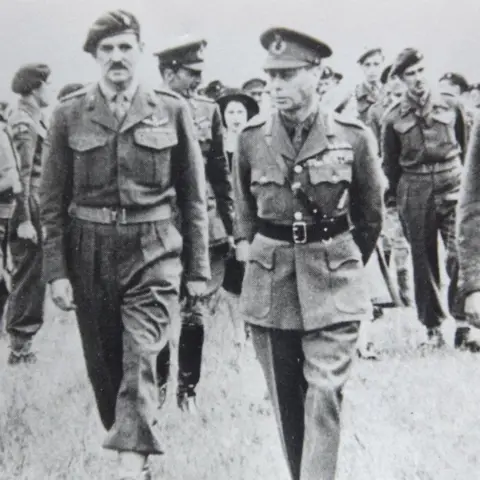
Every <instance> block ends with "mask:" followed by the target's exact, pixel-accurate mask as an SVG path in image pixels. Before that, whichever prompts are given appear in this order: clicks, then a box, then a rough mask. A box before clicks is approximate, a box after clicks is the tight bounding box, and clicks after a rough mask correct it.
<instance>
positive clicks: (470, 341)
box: [455, 326, 480, 353]
mask: <svg viewBox="0 0 480 480" xmlns="http://www.w3.org/2000/svg"><path fill="white" fill-rule="evenodd" d="M455 348H458V349H460V350H466V351H469V352H472V353H480V335H479V332H478V330H477V329H472V328H471V327H468V326H462V327H458V328H457V330H456V332H455Z"/></svg>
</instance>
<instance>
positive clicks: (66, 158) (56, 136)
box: [40, 106, 73, 282]
mask: <svg viewBox="0 0 480 480" xmlns="http://www.w3.org/2000/svg"><path fill="white" fill-rule="evenodd" d="M42 162H43V163H42V164H43V171H42V180H41V185H40V212H41V223H42V225H43V226H44V228H45V232H46V238H45V241H44V256H43V258H44V264H43V271H44V276H45V280H46V281H47V282H52V281H54V280H57V279H60V278H67V266H66V251H65V246H66V245H65V243H66V242H65V234H66V229H67V226H68V221H69V216H68V207H69V205H70V202H71V199H72V182H73V179H72V177H73V169H72V162H73V155H72V151H71V150H70V148H69V146H68V136H67V122H66V118H65V116H64V113H63V110H62V107H61V106H60V107H59V108H58V109H57V110H56V111H55V112H54V113H53V117H52V123H51V126H50V129H49V131H48V134H47V139H46V141H45V143H44V146H43V154H42Z"/></svg>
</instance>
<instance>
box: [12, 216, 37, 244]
mask: <svg viewBox="0 0 480 480" xmlns="http://www.w3.org/2000/svg"><path fill="white" fill-rule="evenodd" d="M17 235H18V238H23V239H24V240H30V241H31V242H33V243H38V235H37V231H36V230H35V227H34V226H33V223H32V222H29V221H27V222H22V223H21V224H20V225H19V226H18V229H17Z"/></svg>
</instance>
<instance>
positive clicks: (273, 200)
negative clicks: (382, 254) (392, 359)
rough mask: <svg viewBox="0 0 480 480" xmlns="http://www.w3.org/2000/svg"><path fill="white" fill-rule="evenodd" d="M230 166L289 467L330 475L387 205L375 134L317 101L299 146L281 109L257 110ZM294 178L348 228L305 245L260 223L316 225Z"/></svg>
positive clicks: (251, 296) (250, 307)
mask: <svg viewBox="0 0 480 480" xmlns="http://www.w3.org/2000/svg"><path fill="white" fill-rule="evenodd" d="M283 165H285V166H286V168H287V170H288V172H285V171H282V166H283ZM233 168H234V170H233V176H234V191H235V199H236V203H235V207H236V225H235V237H236V240H237V241H239V240H248V241H249V242H250V243H251V245H250V256H249V261H248V263H247V267H246V273H245V278H244V282H243V286H242V294H241V297H240V304H241V310H242V312H243V313H244V314H245V315H246V319H247V321H248V322H249V323H250V325H251V328H252V336H253V341H254V345H255V348H256V351H257V356H258V358H259V360H260V362H261V364H262V367H263V370H264V373H265V377H266V379H267V383H268V385H269V389H270V395H271V398H272V402H273V405H274V408H275V412H276V416H277V421H278V424H279V428H280V433H281V438H282V442H283V446H284V449H285V452H286V455H287V458H288V460H289V465H290V470H291V473H292V477H293V478H294V479H299V478H301V479H302V480H307V479H317V478H320V477H321V478H325V479H333V478H334V475H335V469H336V460H337V452H338V442H339V433H340V426H339V412H340V407H341V398H342V389H343V385H344V383H345V381H346V379H347V373H348V367H349V365H350V361H351V356H352V352H353V349H354V346H355V342H356V340H357V336H358V322H359V320H362V319H368V318H370V317H371V315H372V312H371V303H370V298H369V291H368V286H366V285H365V282H364V280H363V272H364V270H363V264H364V263H366V261H367V260H368V258H369V257H370V255H371V253H372V251H373V249H374V247H375V243H376V241H377V238H378V235H379V233H380V230H381V223H382V213H383V208H382V182H381V177H382V174H381V171H380V165H379V162H378V158H377V155H376V148H375V144H374V139H373V137H372V136H371V134H369V132H368V131H367V130H366V129H365V128H363V127H362V126H361V125H360V124H359V123H356V122H353V121H348V120H345V119H343V118H342V117H340V116H338V115H336V114H333V113H332V114H327V113H324V112H322V111H320V112H319V113H318V114H317V116H316V118H315V120H314V122H313V125H312V126H311V128H310V130H309V133H308V135H307V136H306V139H305V140H304V142H303V145H302V146H301V148H300V149H296V148H295V147H294V144H293V143H292V139H291V137H289V135H288V134H287V131H286V129H285V127H284V125H283V122H282V119H281V117H280V114H279V113H274V114H272V116H271V117H268V118H266V119H261V118H259V117H255V118H254V119H252V120H251V122H250V123H249V124H248V125H247V127H246V128H245V130H244V131H243V132H242V133H241V135H240V139H239V147H238V151H237V152H236V156H235V158H234V161H233ZM286 176H289V177H290V179H289V181H287V180H286V178H285V177H286ZM296 183H299V184H300V185H302V186H303V189H304V191H305V192H307V193H308V194H309V196H310V197H311V198H312V199H314V200H315V203H316V204H318V205H321V207H322V213H323V215H324V216H322V218H324V219H327V218H328V219H333V221H334V220H335V219H339V218H342V217H343V216H345V215H346V216H347V217H348V222H349V224H350V225H351V229H350V230H348V229H346V230H344V231H343V232H341V233H339V234H338V235H335V236H333V238H331V239H330V240H326V241H311V242H308V241H307V242H306V243H304V244H300V243H293V242H292V241H286V240H285V241H284V240H278V239H275V238H272V237H269V236H268V235H264V234H262V233H260V232H259V225H260V224H262V223H266V224H268V225H270V228H272V229H273V230H274V229H275V227H280V228H281V227H282V226H283V227H286V228H287V229H288V228H292V225H293V224H294V222H296V221H301V222H305V224H306V226H307V229H308V228H311V227H308V226H312V225H314V224H317V223H318V218H317V217H314V216H313V213H312V212H310V211H309V210H308V209H307V208H306V207H305V205H304V203H303V202H301V201H300V200H299V198H298V196H296V195H295V194H294V192H295V184H296ZM319 228H320V226H319ZM302 451H303V453H302Z"/></svg>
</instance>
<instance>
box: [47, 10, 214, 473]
mask: <svg viewBox="0 0 480 480" xmlns="http://www.w3.org/2000/svg"><path fill="white" fill-rule="evenodd" d="M83 49H84V50H85V51H86V52H88V53H90V54H91V55H92V56H93V57H94V59H95V60H96V62H97V63H98V65H99V67H100V69H101V72H102V77H101V79H100V80H99V82H98V83H95V84H92V85H91V86H89V87H87V88H85V89H82V90H78V91H76V92H75V93H73V94H72V95H71V96H70V97H64V98H63V100H62V102H61V103H60V105H59V106H58V108H57V109H56V111H55V113H54V114H53V120H52V124H51V127H50V130H49V134H48V138H47V142H46V146H45V152H44V160H45V171H44V175H43V181H42V188H41V202H42V220H43V223H44V226H45V229H46V241H45V262H44V272H45V277H46V279H47V280H48V281H49V282H50V283H51V292H52V298H53V300H54V301H55V303H56V304H57V305H58V306H60V307H61V308H63V309H72V308H76V310H77V319H78V325H79V329H80V334H81V338H82V344H83V349H84V355H85V359H86V363H87V371H88V375H89V378H90V381H91V383H92V386H93V390H94V393H95V397H96V400H97V405H98V409H99V412H100V417H101V420H102V423H103V425H104V426H105V428H106V429H107V430H108V435H107V438H106V440H105V442H104V447H105V448H109V449H113V450H116V451H118V452H119V467H118V468H119V472H118V478H120V479H125V480H127V479H128V480H133V479H137V478H145V476H141V471H142V469H143V468H144V467H145V464H146V458H147V456H148V455H149V454H160V453H162V450H163V445H162V442H161V432H160V430H159V425H158V418H157V414H158V407H159V396H158V387H157V358H158V354H159V352H160V351H161V350H162V348H163V347H164V346H165V345H166V343H167V341H168V335H169V325H170V322H171V320H172V318H175V317H177V316H178V314H179V312H178V293H179V287H180V277H181V263H180V255H181V251H182V236H183V255H184V257H185V258H186V259H187V261H186V262H185V263H184V269H185V271H184V273H183V275H184V278H185V285H184V286H185V288H186V290H187V291H188V294H189V295H190V296H191V298H197V297H198V296H201V295H203V294H204V292H205V286H206V281H207V279H208V277H209V266H208V256H207V251H208V250H207V245H208V240H207V226H208V224H207V211H206V198H205V174H204V167H203V160H202V157H201V153H200V150H199V148H198V144H197V142H196V141H195V136H194V131H193V124H192V120H191V116H190V114H189V112H188V109H187V107H186V105H185V103H184V101H183V100H182V99H180V98H179V97H178V95H176V94H175V93H173V92H170V91H164V90H161V89H155V90H152V89H150V88H147V87H146V86H144V85H142V84H141V83H140V81H139V78H138V75H137V65H138V62H139V60H140V58H141V53H142V50H143V44H142V43H141V41H140V26H139V24H138V21H137V19H136V18H135V17H134V16H133V15H132V14H130V13H128V12H126V11H123V10H116V11H112V12H108V13H106V14H104V15H102V16H101V17H100V18H98V20H97V21H96V22H95V23H94V24H93V25H92V27H91V29H90V30H89V32H88V34H87V38H86V41H85V44H84V47H83ZM175 199H176V203H177V205H178V209H179V210H180V212H181V215H182V224H181V230H182V236H181V235H180V234H179V232H178V230H177V229H176V227H175V225H174V221H173V216H172V205H173V203H174V202H175ZM73 302H75V305H74V303H73ZM75 306H76V307H75ZM144 473H145V474H146V472H144Z"/></svg>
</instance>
